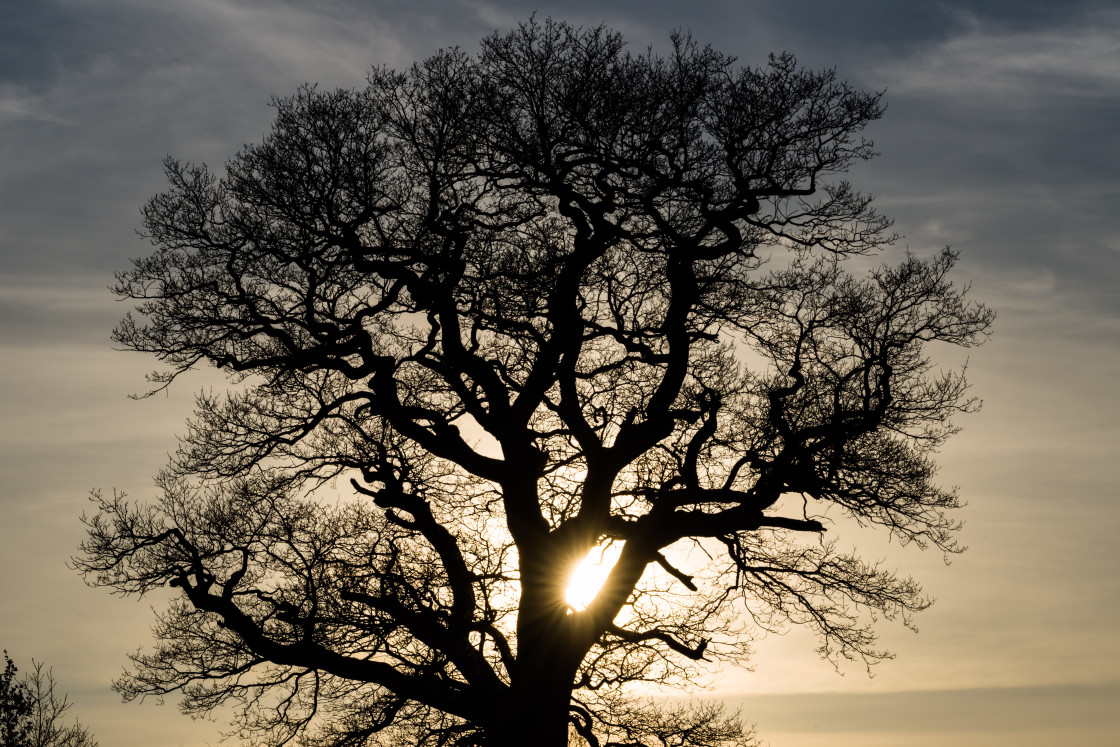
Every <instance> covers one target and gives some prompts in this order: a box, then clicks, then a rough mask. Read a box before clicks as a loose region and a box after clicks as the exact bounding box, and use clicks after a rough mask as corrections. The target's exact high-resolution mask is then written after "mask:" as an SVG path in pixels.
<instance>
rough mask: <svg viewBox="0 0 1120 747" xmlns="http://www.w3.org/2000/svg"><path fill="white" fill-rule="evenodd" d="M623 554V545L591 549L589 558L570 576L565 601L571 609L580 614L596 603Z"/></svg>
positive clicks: (574, 569)
mask: <svg viewBox="0 0 1120 747" xmlns="http://www.w3.org/2000/svg"><path fill="white" fill-rule="evenodd" d="M621 552H622V545H621V544H620V543H615V542H612V543H609V544H606V545H600V546H599V547H593V548H591V552H589V553H588V554H587V557H585V558H584V559H583V560H581V561H580V562H579V563H578V564H577V565H576V567H575V568H573V569H572V572H571V575H570V576H568V586H567V589H566V590H565V592H564V601H566V602H567V603H568V606H569V607H571V608H572V609H573V610H575V611H576V612H579V611H580V610H584V609H586V608H587V606H588V605H589V604H591V603H592V602H593V601H595V596H596V595H597V594H598V593H599V589H600V588H602V586H603V582H605V581H606V580H607V576H608V575H609V574H610V572H611V568H613V567H614V564H615V563H616V562H618V556H619V554H620V553H621Z"/></svg>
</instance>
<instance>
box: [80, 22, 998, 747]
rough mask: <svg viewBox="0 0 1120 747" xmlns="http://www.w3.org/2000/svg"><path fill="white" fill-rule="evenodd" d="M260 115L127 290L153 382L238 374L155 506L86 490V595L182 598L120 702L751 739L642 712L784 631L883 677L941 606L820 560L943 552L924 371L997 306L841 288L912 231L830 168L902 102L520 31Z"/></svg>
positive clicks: (961, 398) (912, 292) (851, 156)
mask: <svg viewBox="0 0 1120 747" xmlns="http://www.w3.org/2000/svg"><path fill="white" fill-rule="evenodd" d="M274 105H275V108H276V121H275V124H274V126H273V129H272V131H271V133H270V134H269V135H268V136H267V137H266V138H265V139H264V140H263V141H262V142H261V143H260V144H259V145H251V146H247V147H246V148H244V149H243V150H242V151H241V152H240V153H238V154H237V155H236V156H235V157H234V158H233V159H232V160H231V161H230V162H229V163H227V164H226V168H225V174H224V176H219V175H217V174H215V173H213V172H211V171H210V170H208V169H207V168H206V167H204V166H196V165H190V164H184V163H181V162H179V161H177V160H174V159H170V160H168V162H167V175H168V178H169V179H170V181H171V188H170V190H169V191H167V192H165V193H163V194H160V195H158V196H156V197H154V198H153V199H152V200H151V201H150V202H149V203H148V204H147V206H146V207H145V208H144V226H145V232H146V235H147V236H148V237H149V238H150V239H151V241H152V243H153V244H154V245H155V247H156V251H155V253H154V254H153V255H152V256H150V257H147V258H144V259H140V260H136V262H135V266H134V268H133V269H131V270H129V271H127V272H124V273H122V274H121V275H120V276H119V284H118V286H117V288H116V290H117V293H118V294H119V295H121V296H123V297H125V298H130V299H136V300H137V301H138V306H137V309H138V313H139V318H134V317H132V316H129V317H127V318H126V319H125V320H124V322H123V323H122V324H121V326H120V327H119V328H118V330H117V332H116V340H117V341H118V342H119V343H120V344H122V345H123V346H124V347H126V348H129V349H133V350H139V351H144V352H148V353H152V354H154V355H155V356H156V357H157V358H158V359H159V360H160V361H161V362H162V363H163V364H165V365H166V366H167V370H165V371H162V372H158V373H157V374H155V375H154V381H155V383H156V385H157V386H159V387H163V386H166V385H169V384H170V383H171V382H172V381H173V380H174V379H175V378H176V376H178V375H179V374H181V373H182V372H184V371H187V370H189V369H191V368H194V367H196V366H198V365H201V364H203V363H207V362H208V363H210V364H213V365H215V366H217V367H219V368H221V369H223V370H225V371H228V372H229V373H230V376H231V378H232V381H233V383H234V386H233V387H232V388H231V389H230V390H229V391H228V392H226V393H221V394H212V393H204V394H202V395H200V396H199V398H198V406H197V407H198V409H197V414H196V417H195V418H194V419H193V420H192V421H191V423H190V426H189V429H188V432H187V435H186V436H185V437H184V438H183V440H182V445H181V448H180V449H179V451H178V453H177V454H176V456H175V457H174V458H173V460H172V462H171V465H170V467H169V468H168V469H167V470H166V471H165V472H164V473H163V474H162V475H161V476H160V477H159V480H158V484H159V487H160V488H161V490H162V498H160V499H159V500H158V501H157V502H156V503H153V504H146V503H141V504H133V503H131V502H129V501H127V500H125V499H124V497H123V496H120V495H114V496H113V497H111V498H109V497H105V498H103V497H101V496H99V495H95V500H96V501H97V502H98V505H99V512H98V513H97V514H96V515H94V516H92V517H90V518H88V519H87V523H88V525H89V539H88V541H87V542H86V543H85V544H84V546H83V550H84V556H83V557H82V558H81V559H79V560H78V561H77V566H78V567H79V568H80V569H81V570H82V571H84V572H85V573H86V575H87V579H88V580H89V581H90V582H91V583H93V584H96V585H103V586H108V587H111V588H114V589H116V590H118V591H119V592H123V593H126V594H145V593H147V592H150V591H152V590H153V589H155V588H158V587H160V586H164V585H170V586H173V587H176V588H178V589H179V590H180V592H181V594H182V595H181V597H179V599H178V600H177V601H175V602H173V603H172V604H171V605H170V606H169V607H168V609H167V610H166V611H165V612H163V613H162V615H161V616H160V618H159V624H158V627H157V629H156V635H157V637H158V638H159V643H158V645H157V646H156V648H155V649H154V650H153V651H151V652H149V653H140V654H137V655H136V656H134V658H133V660H134V663H135V666H136V668H135V671H133V672H131V673H130V674H128V675H127V676H126V677H124V678H123V679H122V680H121V681H119V682H118V683H117V687H118V688H119V689H120V691H121V692H122V693H123V694H124V695H125V697H126V698H133V697H138V696H144V695H148V694H156V695H164V694H167V693H172V692H176V691H177V692H180V693H181V694H182V696H183V706H184V708H185V709H186V711H187V712H188V713H195V714H198V713H208V712H210V711H211V710H212V709H214V708H215V707H217V706H219V705H220V704H223V703H227V702H232V703H235V704H239V705H240V706H241V707H242V708H241V710H240V711H239V713H240V716H239V717H238V721H237V728H238V733H240V734H241V735H243V736H250V735H256V736H258V737H259V738H261V739H263V740H264V741H265V742H267V743H269V744H284V743H286V742H288V741H290V740H293V739H297V738H299V739H302V740H303V742H302V743H306V744H313V745H318V744H322V745H328V744H330V745H360V744H409V745H451V744H455V745H482V744H486V745H522V744H526V743H533V744H536V745H540V747H557V746H559V745H563V744H566V743H567V741H568V739H569V738H571V739H572V740H574V741H575V742H577V743H586V744H590V745H685V744H690V745H713V746H714V745H724V744H746V743H748V742H750V740H751V737H750V735H749V734H748V733H747V732H745V731H744V730H743V728H742V726H741V725H740V723H739V722H738V719H736V718H733V717H726V716H723V715H722V714H721V712H720V710H719V709H718V707H715V706H709V705H698V706H696V707H694V708H683V709H675V708H663V707H659V705H658V704H657V703H656V702H653V701H643V700H641V699H640V698H638V697H636V694H635V692H634V690H633V685H634V684H635V683H642V682H656V683H662V684H670V685H678V686H688V685H690V684H693V683H695V682H697V681H698V678H701V677H702V676H703V673H704V669H703V667H702V665H701V664H700V662H701V661H702V660H704V659H718V660H725V661H732V662H740V661H743V660H745V659H746V657H747V655H748V649H747V641H748V640H749V633H750V629H751V628H752V627H761V628H764V629H772V628H776V627H781V626H782V625H784V624H786V623H796V624H804V625H808V626H809V627H811V628H813V629H814V630H815V631H816V632H817V633H818V634H819V636H820V640H821V649H820V650H821V653H822V654H823V655H824V656H827V657H830V658H833V659H836V658H844V657H846V658H849V659H851V658H854V659H862V660H864V661H867V662H873V661H875V660H877V659H880V658H881V657H883V656H884V653H883V652H882V651H880V650H878V649H877V648H876V647H875V637H874V634H873V631H872V630H871V627H870V620H871V618H873V617H876V616H879V615H881V616H885V617H887V618H901V619H902V621H903V622H905V623H909V620H910V616H911V615H912V614H913V613H914V612H916V611H918V610H921V609H923V608H924V607H926V606H927V605H928V600H927V599H926V598H924V597H923V596H922V594H921V591H920V588H919V586H918V584H917V583H916V582H914V581H913V580H911V579H909V578H906V577H900V576H898V575H896V574H895V573H893V572H890V571H888V570H886V569H884V568H882V567H880V566H879V565H877V564H875V563H868V562H865V561H863V560H861V559H860V558H859V557H858V556H856V555H854V554H851V553H847V552H842V551H841V550H840V549H839V548H838V546H837V545H836V544H835V543H834V542H831V541H823V540H822V535H823V533H824V532H825V530H826V524H829V523H830V521H831V520H832V518H834V517H850V518H852V519H854V520H855V521H857V522H859V523H861V524H864V525H873V526H878V527H881V528H882V529H883V530H884V531H886V532H888V533H890V534H891V535H892V536H893V537H894V538H896V539H898V540H900V541H902V542H904V543H911V542H912V543H915V544H917V545H919V546H922V547H925V546H930V545H932V546H933V547H935V548H938V549H940V550H942V551H945V552H954V551H956V550H957V546H956V544H955V543H954V539H953V536H954V530H955V529H956V527H957V524H956V522H955V520H954V519H953V518H952V517H951V516H950V515H949V512H950V511H951V509H953V508H955V507H957V505H958V499H957V497H956V495H955V494H954V493H953V492H951V491H946V490H943V489H940V488H939V487H937V486H936V485H935V484H934V483H933V481H932V478H933V475H934V471H935V466H934V464H933V462H932V460H931V454H932V453H933V451H934V450H935V449H936V448H937V446H938V445H939V444H940V443H941V442H942V441H943V440H944V439H945V438H946V437H947V436H948V435H949V434H951V433H952V432H953V426H952V424H951V422H950V417H951V416H952V415H953V414H954V413H956V412H959V411H962V410H968V409H970V408H971V407H972V405H973V402H972V400H970V399H968V398H967V397H966V385H965V381H964V378H963V375H962V373H959V372H950V373H937V372H935V371H934V370H933V368H932V364H931V362H930V360H929V358H928V357H927V356H926V354H925V353H924V351H923V348H924V346H925V344H926V343H930V342H939V343H949V344H952V345H961V346H969V345H973V344H976V343H978V342H980V341H981V340H982V339H983V338H984V336H985V334H986V331H987V329H988V327H989V324H990V322H991V319H992V315H991V313H990V312H989V311H988V310H986V309H985V308H984V307H982V306H979V305H974V304H972V303H970V302H968V301H967V300H966V299H965V294H964V291H963V290H962V289H960V288H955V287H954V286H953V284H952V283H951V282H950V281H949V280H948V279H947V278H948V274H949V271H950V268H951V267H952V265H953V261H954V258H955V256H954V254H953V253H952V252H949V251H948V250H946V251H945V252H944V253H942V254H941V255H940V257H938V258H936V259H933V260H932V261H928V262H926V261H921V260H919V259H916V258H914V257H910V256H907V257H906V258H905V259H903V260H902V262H901V263H900V264H898V265H895V266H888V265H883V266H881V267H879V268H877V269H873V270H871V271H870V273H869V274H867V275H866V277H863V278H862V279H860V278H857V277H855V276H853V275H851V274H849V273H848V272H846V271H845V267H846V264H847V261H848V260H850V259H851V258H852V257H856V256H860V255H865V254H868V253H871V252H873V251H875V250H877V249H880V248H882V247H884V246H885V245H888V244H890V243H891V242H892V241H893V240H894V238H895V236H894V235H893V234H892V233H891V232H890V222H889V221H888V220H887V219H886V218H884V217H882V216H881V215H879V214H878V213H876V212H875V211H874V210H873V208H872V207H871V198H870V197H867V196H864V195H861V194H860V193H858V192H857V191H855V190H854V189H853V188H852V187H851V186H850V185H849V184H848V183H847V182H845V181H833V180H830V177H832V176H833V175H836V174H840V173H843V172H844V171H846V170H847V169H848V168H849V166H850V165H851V164H852V163H854V162H856V161H859V160H863V159H868V158H871V157H872V155H873V151H872V144H871V143H870V142H869V141H867V140H864V139H862V138H861V137H859V133H860V131H861V130H862V129H863V128H864V127H865V126H866V125H867V124H868V123H870V122H871V121H873V120H875V119H877V118H878V117H879V116H880V115H881V114H882V111H883V108H882V105H881V102H880V97H879V95H877V94H872V93H865V92H861V91H858V90H854V89H853V88H851V87H849V86H848V85H846V84H845V83H842V82H839V81H838V80H837V79H836V76H835V74H834V73H833V72H831V71H825V72H811V71H806V70H803V69H801V68H800V67H798V66H797V64H796V63H795V61H794V59H793V58H792V57H791V56H789V55H782V56H779V57H771V59H770V62H769V65H768V66H766V67H765V68H761V69H755V68H737V67H736V66H735V64H734V60H732V59H731V58H729V57H727V56H725V55H722V54H720V53H718V52H716V51H713V50H712V49H710V48H707V47H700V46H699V45H697V44H696V43H694V42H693V41H692V40H691V39H689V38H687V37H683V36H679V35H678V36H674V37H673V48H672V52H671V54H669V55H668V56H667V57H664V58H662V57H659V56H656V55H654V54H652V53H646V54H640V55H634V54H630V53H629V52H627V51H626V49H625V45H624V43H623V40H622V38H621V37H620V36H619V35H618V34H617V33H614V32H612V31H610V30H607V29H605V28H591V29H589V28H573V27H570V26H568V25H565V24H562V23H554V22H552V21H547V22H545V23H543V24H541V23H537V22H535V21H530V22H529V23H527V24H525V25H522V26H521V27H519V28H518V29H516V30H514V31H512V32H510V33H507V34H494V35H492V36H490V37H488V38H486V39H484V40H483V42H482V48H481V51H480V52H479V53H478V54H477V55H474V56H471V55H468V54H465V53H463V52H461V51H458V50H445V51H441V52H439V53H437V54H436V55H435V56H433V57H431V58H429V59H427V60H425V61H423V62H421V63H418V64H416V65H414V66H413V67H411V68H410V69H409V70H408V71H407V72H404V73H398V72H394V71H390V70H387V69H381V68H379V69H375V70H374V71H373V72H372V73H371V74H370V76H369V85H368V87H366V88H365V89H364V90H361V91H332V92H325V91H319V90H317V89H316V88H314V87H305V88H302V89H300V90H299V91H298V92H297V93H296V94H295V95H294V96H292V97H290V98H286V99H281V100H278V101H276V102H275V104H274ZM336 478H343V480H344V482H343V488H342V489H340V490H334V489H332V488H331V486H336V487H338V483H337V481H336ZM345 486H348V488H346V487H345ZM826 512H829V513H828V514H827V515H826ZM604 545H612V546H613V547H614V548H615V549H616V550H618V553H617V562H616V563H615V564H614V565H613V567H612V568H611V570H610V572H609V574H607V576H606V580H605V583H604V584H603V586H602V588H601V589H600V590H599V591H598V593H597V594H595V595H594V596H593V598H592V599H591V600H590V601H589V602H587V603H586V604H585V605H580V607H579V608H577V607H575V606H573V605H571V604H569V603H568V602H567V601H566V593H565V587H566V584H567V579H568V576H569V573H570V571H571V570H572V569H573V568H574V567H575V566H576V565H577V564H578V563H579V562H580V561H581V560H582V559H584V558H585V557H586V556H587V555H588V554H589V553H590V552H593V551H596V550H597V549H600V550H601V549H602V547H603V546H604Z"/></svg>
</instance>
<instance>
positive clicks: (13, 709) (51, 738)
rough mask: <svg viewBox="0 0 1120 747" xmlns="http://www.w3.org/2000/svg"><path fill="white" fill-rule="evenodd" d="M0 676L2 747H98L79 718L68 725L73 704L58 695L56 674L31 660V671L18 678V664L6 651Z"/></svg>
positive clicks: (63, 696) (63, 694)
mask: <svg viewBox="0 0 1120 747" xmlns="http://www.w3.org/2000/svg"><path fill="white" fill-rule="evenodd" d="M4 660H5V669H4V673H3V675H2V676H0V747H97V740H96V739H94V738H93V737H92V736H91V735H90V733H89V729H87V728H86V727H85V726H83V725H82V724H81V723H80V722H79V721H78V720H77V719H74V723H73V724H71V725H69V726H67V725H66V723H65V719H66V712H67V711H69V710H70V707H71V706H72V705H73V704H72V703H71V702H70V698H69V696H68V695H67V694H66V693H63V692H59V691H58V689H57V685H56V683H55V679H54V672H53V670H50V669H44V667H43V664H42V663H41V662H37V661H34V660H32V662H31V672H30V673H29V674H27V675H26V676H24V677H20V678H19V679H16V677H15V674H16V672H17V671H18V670H17V669H16V666H15V664H14V663H13V662H12V660H11V659H9V658H8V652H7V651H5V652H4Z"/></svg>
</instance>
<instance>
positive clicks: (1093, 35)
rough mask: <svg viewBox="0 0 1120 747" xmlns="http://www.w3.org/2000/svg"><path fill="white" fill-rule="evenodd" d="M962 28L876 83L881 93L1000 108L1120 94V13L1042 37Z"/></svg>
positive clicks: (975, 24)
mask: <svg viewBox="0 0 1120 747" xmlns="http://www.w3.org/2000/svg"><path fill="white" fill-rule="evenodd" d="M964 20H965V23H964V28H965V31H964V33H960V34H957V35H954V36H952V37H950V38H948V39H946V40H944V41H942V42H941V43H938V44H935V45H932V46H928V47H925V48H923V49H921V50H920V51H918V52H917V53H915V54H914V55H913V56H911V57H910V58H909V59H904V60H901V61H899V63H898V64H896V65H894V66H892V67H891V69H889V70H887V71H886V72H885V75H883V76H881V77H883V78H885V80H886V82H887V85H888V86H889V87H890V88H897V89H901V90H904V91H906V92H913V93H921V94H926V95H929V94H932V95H939V96H968V97H975V96H985V97H988V96H994V97H996V98H997V99H999V100H1000V101H1008V100H1018V101H1041V100H1044V99H1049V98H1050V97H1053V96H1059V97H1066V96H1080V97H1101V98H1115V97H1116V96H1117V94H1118V92H1120V11H1116V10H1111V9H1110V10H1097V11H1093V12H1089V13H1084V14H1081V15H1077V16H1074V17H1072V18H1070V19H1069V22H1068V23H1067V24H1066V25H1064V26H1059V27H1055V28H1051V29H1045V30H1040V29H1030V30H1021V29H1019V30H1016V29H1008V28H1006V27H1004V26H999V25H996V24H992V23H985V22H982V21H980V20H978V19H976V18H973V17H966V18H965V19H964Z"/></svg>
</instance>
